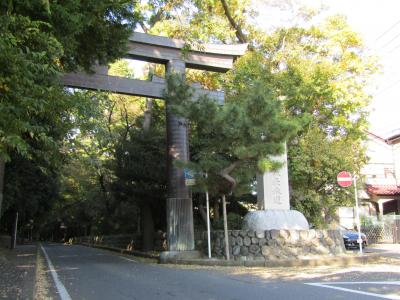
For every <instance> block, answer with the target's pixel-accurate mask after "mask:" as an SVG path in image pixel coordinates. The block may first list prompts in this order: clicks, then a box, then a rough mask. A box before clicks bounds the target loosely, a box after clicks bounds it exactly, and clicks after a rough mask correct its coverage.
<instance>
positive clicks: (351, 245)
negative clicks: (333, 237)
mask: <svg viewBox="0 0 400 300" xmlns="http://www.w3.org/2000/svg"><path fill="white" fill-rule="evenodd" d="M341 232H342V236H343V241H344V246H345V247H346V249H359V247H360V246H359V244H358V241H357V240H358V232H357V231H354V230H349V229H346V228H345V229H344V230H341ZM361 240H362V247H363V248H365V247H366V246H367V245H368V239H367V236H366V235H365V234H364V233H361Z"/></svg>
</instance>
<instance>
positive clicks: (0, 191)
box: [0, 158, 6, 221]
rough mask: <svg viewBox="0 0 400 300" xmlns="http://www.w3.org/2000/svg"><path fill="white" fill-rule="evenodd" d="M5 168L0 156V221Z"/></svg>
mask: <svg viewBox="0 0 400 300" xmlns="http://www.w3.org/2000/svg"><path fill="white" fill-rule="evenodd" d="M5 168H6V162H5V160H4V158H0V221H1V214H2V211H1V209H2V207H3V192H4V172H5Z"/></svg>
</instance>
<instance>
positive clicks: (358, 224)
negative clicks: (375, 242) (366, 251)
mask: <svg viewBox="0 0 400 300" xmlns="http://www.w3.org/2000/svg"><path fill="white" fill-rule="evenodd" d="M353 182H354V198H355V200H356V223H357V229H358V240H357V242H358V245H359V246H360V255H362V254H363V251H362V242H363V241H362V239H361V223H360V213H359V210H358V195H357V176H356V175H354V176H353Z"/></svg>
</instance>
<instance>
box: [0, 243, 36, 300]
mask: <svg viewBox="0 0 400 300" xmlns="http://www.w3.org/2000/svg"><path fill="white" fill-rule="evenodd" d="M36 256H37V247H36V245H24V246H18V247H17V248H16V249H14V250H10V249H6V248H0V299H34V290H35V278H36V276H35V274H36Z"/></svg>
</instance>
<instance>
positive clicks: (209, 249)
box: [206, 191, 211, 258]
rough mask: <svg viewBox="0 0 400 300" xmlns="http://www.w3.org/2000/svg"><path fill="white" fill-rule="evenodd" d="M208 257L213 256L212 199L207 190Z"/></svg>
mask: <svg viewBox="0 0 400 300" xmlns="http://www.w3.org/2000/svg"><path fill="white" fill-rule="evenodd" d="M206 207H207V242H208V258H211V232H210V201H209V198H208V191H207V192H206Z"/></svg>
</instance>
